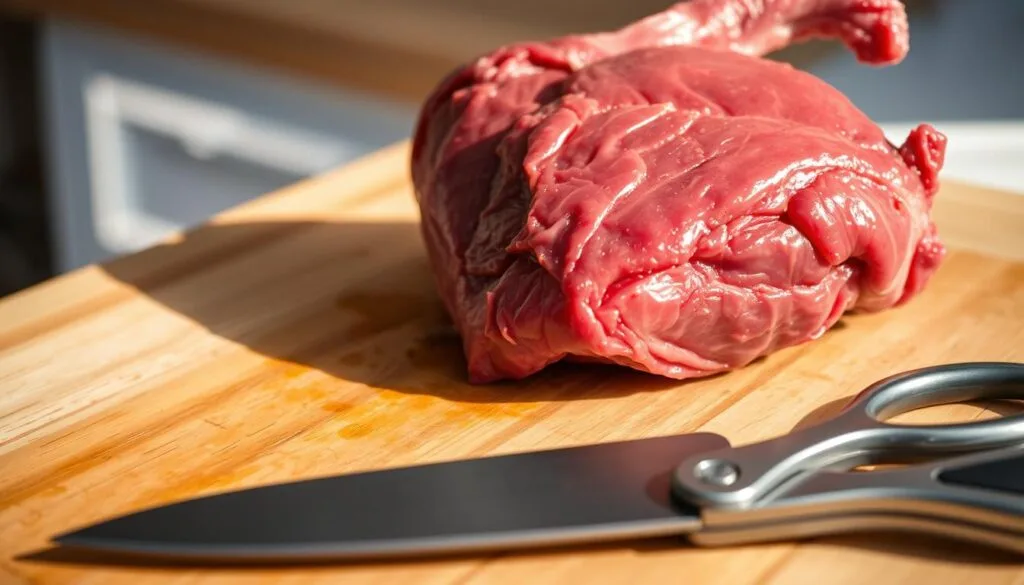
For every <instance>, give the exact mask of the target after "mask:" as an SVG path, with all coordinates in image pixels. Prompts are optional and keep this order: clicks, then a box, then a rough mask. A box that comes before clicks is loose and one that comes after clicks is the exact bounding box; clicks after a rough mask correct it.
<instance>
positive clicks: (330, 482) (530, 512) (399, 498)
mask: <svg viewBox="0 0 1024 585" xmlns="http://www.w3.org/2000/svg"><path fill="white" fill-rule="evenodd" d="M727 445H728V442H727V441H726V440H725V439H724V438H722V437H721V436H719V435H714V434H708V433H695V434H689V435H678V436H670V437H659V438H652V439H641V440H635V441H625V442H616V443H604V444H597V445H589V446H583V447H570V448H562V449H554V450H546V451H535V452H530V453H520V454H512V455H502V456H494V457H486V458H481V459H471V460H463V461H455V462H446V463H434V464H428V465H420V466H415V467H405V468H397V469H389V470H381V471H373V472H366V473H359V474H350V475H341V476H334V477H327V478H319V479H312V480H306V481H300V482H295V483H286V484H277V485H270V486H264V487H258V488H253V489H248V490H242V491H236V492H229V493H223V494H217V495H212V496H207V497H203V498H197V499H193V500H187V501H184V502H179V503H175V504H171V505H168V506H163V507H159V508H154V509H150V510H146V511H142V512H138V513H135V514H131V515H128V516H123V517H120V518H116V519H113V520H110V521H107V522H103V523H101V524H96V525H93V526H90V527H87V528H84V529H82V530H78V531H75V532H71V533H68V534H64V535H62V536H59V537H57V538H56V539H55V540H56V541H57V542H58V543H60V544H62V545H65V546H72V547H76V548H86V549H93V550H100V551H104V552H108V553H111V552H113V553H134V554H142V555H146V556H157V557H174V558H179V559H195V560H200V559H202V560H214V561H219V560H223V561H238V560H243V561H244V560H302V559H304V560H309V559H323V560H330V559H352V558H356V559H357V558H372V557H388V556H410V555H411V556H416V555H427V554H443V553H460V552H473V551H486V550H508V549H513V548H533V547H542V546H549V545H558V544H577V543H588V542H595V541H607V540H612V539H622V538H640V537H655V536H666V535H673V534H685V533H689V532H692V531H694V530H697V529H698V528H699V527H700V520H699V513H698V511H697V510H696V509H694V508H690V507H687V506H685V505H680V504H678V503H676V502H674V501H673V500H672V499H671V496H670V485H669V482H670V479H669V478H670V475H671V473H672V470H673V468H674V467H675V466H676V465H678V463H679V462H680V461H681V460H683V459H684V458H686V457H687V456H688V455H690V454H693V453H696V452H700V451H707V450H712V449H717V448H721V447H724V446H727Z"/></svg>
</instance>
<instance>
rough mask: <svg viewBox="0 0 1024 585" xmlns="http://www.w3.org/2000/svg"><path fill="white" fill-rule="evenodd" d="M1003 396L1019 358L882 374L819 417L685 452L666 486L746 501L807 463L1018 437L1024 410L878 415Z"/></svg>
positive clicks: (830, 464)
mask: <svg viewBox="0 0 1024 585" xmlns="http://www.w3.org/2000/svg"><path fill="white" fill-rule="evenodd" d="M1006 398H1024V364H1021V363H1005V362H975V363H961V364H948V365H942V366H933V367H928V368H921V369H918V370H912V371H909V372H904V373H902V374H897V375H894V376H890V377H888V378H885V379H883V380H880V381H878V382H876V383H874V384H872V385H871V386H869V387H868V388H866V389H865V390H864V391H862V392H861V393H860V394H858V395H857V396H855V397H854V398H853V400H851V401H850V403H849V404H847V406H846V407H845V408H844V409H843V411H842V412H840V414H839V415H838V416H836V417H835V418H833V419H831V420H828V421H826V422H824V423H821V424H818V425H815V426H813V427H810V428H807V429H804V430H801V431H797V432H794V433H791V434H789V435H786V436H783V437H779V438H776V439H772V440H769V441H765V442H762V443H755V444H752V445H746V446H742V447H730V448H725V449H721V450H717V451H713V452H705V453H701V454H698V455H695V456H693V457H690V458H688V459H687V460H685V461H683V462H682V463H681V464H680V465H679V466H678V467H677V468H676V470H675V473H674V474H673V482H672V489H673V494H674V495H675V496H676V497H679V498H682V499H683V500H685V501H687V502H689V503H692V504H697V505H700V506H704V507H748V506H751V505H753V504H755V503H756V502H758V501H760V500H762V499H763V498H765V497H768V496H769V495H770V493H771V492H772V491H773V490H775V489H777V488H779V487H780V486H783V485H786V484H787V483H789V482H791V481H793V480H795V479H798V478H799V477H800V475H801V474H802V473H805V472H808V471H818V470H822V469H829V468H846V469H850V468H853V467H856V466H857V465H864V464H867V463H880V462H883V461H884V462H887V463H906V462H912V461H915V460H920V459H928V458H934V457H937V456H941V455H953V454H958V453H969V452H973V451H981V450H986V449H997V448H1001V447H1006V446H1011V445H1015V444H1019V443H1024V415H1013V416H1007V417H1003V418H999V419H991V420H985V421H975V422H968V423H954V424H941V425H902V424H893V423H889V422H886V421H885V419H888V418H891V417H894V416H897V415H899V414H901V413H904V412H908V411H911V410H915V409H918V408H924V407H927V406H934V405H939V404H950V403H955V402H965V401H970V400H978V399H1006Z"/></svg>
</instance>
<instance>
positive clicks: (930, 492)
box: [691, 444, 1024, 555]
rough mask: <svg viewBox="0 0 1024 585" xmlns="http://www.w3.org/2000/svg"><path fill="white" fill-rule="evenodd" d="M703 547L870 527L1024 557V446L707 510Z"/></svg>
mask: <svg viewBox="0 0 1024 585" xmlns="http://www.w3.org/2000/svg"><path fill="white" fill-rule="evenodd" d="M702 519H703V521H704V530H703V531H701V532H700V533H697V534H694V535H692V536H691V539H692V540H693V541H694V542H695V543H697V544H701V545H706V546H711V545H731V544H742V543H749V542H759V541H777V540H789V539H802V538H809V537H814V536H823V535H830V534H837V533H844V532H855V531H865V530H899V531H909V532H925V533H931V534H935V535H939V536H944V537H952V538H959V539H962V540H967V541H971V542H975V543H980V544H987V545H989V546H993V547H997V548H1001V549H1005V550H1008V551H1011V552H1015V553H1019V554H1022V555H1024V444H1019V445H1014V446H1012V447H1006V448H1003V449H998V450H993V451H985V452H978V453H972V454H970V455H962V456H959V457H955V458H950V459H945V460H941V461H933V462H930V463H923V464H916V465H909V466H906V467H901V468H895V469H882V470H875V471H867V472H858V471H854V472H850V471H838V470H827V469H826V470H819V471H815V472H811V473H808V474H806V475H804V476H803V477H800V478H798V479H796V480H794V481H793V482H791V483H790V484H789V487H787V486H783V487H782V488H780V490H779V491H778V492H776V493H774V494H772V496H771V497H768V498H765V499H764V500H762V501H760V502H758V503H757V504H756V505H755V506H754V507H751V508H713V507H712V508H707V509H704V510H703V511H702Z"/></svg>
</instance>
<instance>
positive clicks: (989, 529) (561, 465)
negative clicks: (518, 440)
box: [54, 362, 1024, 563]
mask: <svg viewBox="0 0 1024 585" xmlns="http://www.w3.org/2000/svg"><path fill="white" fill-rule="evenodd" d="M1005 398H1024V364H1019V363H1001V362H980V363H961V364H949V365H942V366H935V367H930V368H923V369H918V370H913V371H909V372H904V373H902V374H898V375H895V376H891V377H889V378H886V379H884V380H881V381H879V382H876V383H875V384H873V385H871V386H870V387H868V388H867V389H865V390H864V391H862V392H861V393H860V394H858V395H857V396H856V397H854V398H853V400H851V401H850V403H849V404H848V405H847V406H846V408H845V409H844V410H843V411H842V412H841V413H840V414H839V415H837V416H836V417H835V418H833V419H831V420H829V421H826V422H824V423H822V424H819V425H817V426H814V427H810V428H807V429H804V430H801V431H797V432H794V433H791V434H789V435H786V436H782V437H779V438H776V439H772V440H768V441H765V442H761V443H755V444H751V445H745V446H740V447H733V446H730V445H729V442H728V441H727V440H726V439H725V438H723V437H721V436H719V435H716V434H713V433H691V434H684V435H673V436H664V437H653V438H644V439H637V440H629V441H621V442H612V443H600V444H594V445H584V446H578V447H566V448H558V449H548V450H541V451H532V452H524V453H513V454H507V455H499V456H490V457H482V458H477V459H469V460H460V461H446V462H437V463H430V464H424V465H416V466H411V467H402V468H393V469H382V470H374V471H368V472H362V473H352V474H345V475H338V476H333V477H322V478H314V479H307V480H302V481H295V482H288V483H280V484H274V485H267V486H262V487H256V488H252V489H245V490H240V491H233V492H225V493H220V494H214V495H209V496H205V497H199V498H195V499H190V500H185V501H181V502H177V503H172V504H169V505H164V506H159V507H155V508H151V509H147V510H142V511H138V512H134V513H131V514H128V515H126V516H121V517H117V518H113V519H109V520H105V521H103V522H100V523H98V524H95V525H91V526H86V527H84V528H80V529H76V530H73V531H70V532H67V533H65V534H61V535H58V536H56V537H55V538H54V541H55V542H56V543H57V544H59V545H61V546H63V547H70V548H76V549H86V550H92V551H102V552H105V553H115V554H129V555H141V556H145V557H158V558H164V559H168V558H170V559H179V560H201V561H213V562H219V561H226V562H233V563H237V562H267V561H311V560H315V561H325V560H326V561H330V560H361V559H380V558H393V557H422V556H432V555H443V554H455V553H459V554H465V553H481V552H502V551H510V550H516V549H524V548H530V549H536V548H539V547H548V546H555V545H569V544H589V543H595V542H602V541H614V540H623V539H640V538H651V537H663V536H673V535H679V536H687V537H688V538H689V541H690V542H692V543H693V544H696V545H699V546H723V545H736V544H743V543H750V542H765V541H777V540H801V539H806V538H811V537H814V536H819V535H826V534H835V533H842V532H851V531H863V530H877V529H886V530H900V531H905V532H907V533H908V534H913V533H930V534H938V535H943V536H947V537H950V538H956V539H961V540H967V541H972V542H977V543H981V544H984V545H989V546H993V547H997V548H1001V549H1005V550H1009V551H1012V552H1015V553H1020V554H1024V415H1014V416H1007V417H1003V418H999V419H992V420H985V421H975V422H970V423H960V424H949V425H933V426H918V425H902V424H894V423H890V422H886V420H887V419H890V418H892V417H894V416H896V415H898V414H900V413H903V412H907V411H910V410H914V409H916V408H921V407H925V406H932V405H936V404H946V403H953V402H960V401H970V400H978V399H1005ZM878 463H898V464H903V465H902V466H900V467H896V468H886V469H883V470H876V471H870V472H863V471H858V470H857V468H859V467H860V466H863V465H866V464H878Z"/></svg>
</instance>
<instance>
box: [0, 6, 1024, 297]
mask: <svg viewBox="0 0 1024 585" xmlns="http://www.w3.org/2000/svg"><path fill="white" fill-rule="evenodd" d="M670 3H671V1H670V0H629V1H622V0H373V1H366V0H287V1H286V0H0V296H2V295H5V294H8V293H12V292H15V291H17V290H20V289H22V288H25V287H27V286H30V285H32V284H35V283H37V282H39V281H41V280H43V279H46V278H48V277H50V276H52V275H55V274H59V273H62V272H65V271H68V270H71V269H74V268H76V267H79V266H82V265H84V264H88V263H91V262H98V261H102V260H105V259H107V258H110V257H112V256H115V255H119V254H124V253H127V252H131V251H133V250H137V249H139V248H141V247H144V246H147V245H149V244H151V243H152V242H154V241H155V240H158V239H160V238H162V237H164V236H165V235H166V234H168V233H169V232H171V231H174V230H178V229H181V228H184V227H189V226H192V225H195V224H197V223H199V222H202V221H203V220H205V219H206V218H208V217H209V216H210V215H212V214H214V213H217V212H218V211H221V210H223V209H225V208H227V207H230V206H232V205H236V204H238V203H241V202H243V201H246V200H248V199H251V198H254V197H258V196H259V195H261V194H263V193H266V192H269V191H273V190H275V189H277V188H280V187H282V186H285V185H288V184H290V183H293V182H295V181H298V180H300V179H302V178H305V177H308V176H311V175H315V174H318V173H321V172H323V171H325V170H328V169H330V168H333V167H336V166H338V165H341V164H344V163H345V162H347V161H350V160H352V159H354V158H356V157H359V156H361V155H364V154H366V153H368V152H370V151H373V150H375V149H378V148H381V147H383V146H386V145H388V144H391V143H393V142H396V141H398V140H402V139H403V138H406V137H408V135H409V133H410V130H411V127H412V124H413V120H414V117H415V114H416V108H417V106H418V104H419V102H420V100H421V99H422V98H423V97H424V95H425V94H426V93H427V92H428V91H429V90H430V89H431V88H432V87H433V85H434V84H435V83H436V82H437V81H438V79H439V78H440V77H441V76H443V75H444V74H445V73H447V72H448V71H449V70H450V69H451V68H453V67H454V66H456V65H457V64H458V63H460V62H462V61H464V60H466V59H467V58H470V57H472V56H474V55H476V54H478V53H481V52H483V51H486V50H488V49H490V48H492V47H494V46H496V45H499V44H501V43H505V42H509V41H513V40H522V39H537V38H546V37H551V36H556V35H561V34H566V33H573V32H587V31H596V30H607V29H614V28H618V27H620V26H622V25H624V24H626V23H628V22H630V21H632V20H635V19H637V18H640V17H642V16H645V15H647V14H650V13H652V12H656V11H658V10H661V9H663V8H665V7H667V6H668V5H669V4H670ZM906 4H907V8H908V13H909V15H910V22H911V52H910V55H909V57H908V58H907V59H906V60H905V61H904V62H903V63H902V64H900V65H899V66H897V67H891V68H881V69H880V68H873V67H867V66H863V65H859V64H857V63H856V62H855V60H854V59H853V57H852V55H850V54H849V53H848V52H847V51H845V50H844V49H843V48H842V47H840V46H839V45H837V44H834V43H824V42H812V43H806V44H803V45H800V46H795V47H791V48H789V49H786V50H784V51H781V52H779V53H777V54H774V55H772V56H771V57H772V58H775V59H780V60H784V61H788V62H790V63H793V64H794V65H796V66H798V67H801V68H803V69H806V70H808V71H811V72H813V73H815V74H816V75H818V76H820V77H821V78H823V79H825V80H826V81H827V82H829V83H831V84H832V85H834V86H836V87H837V88H839V89H840V90H842V91H843V92H845V93H846V94H847V95H848V96H849V97H850V98H851V99H852V100H853V101H854V103H856V104H857V105H858V106H859V107H860V108H862V109H863V110H864V111H865V112H866V113H867V114H869V115H870V116H872V117H873V118H874V119H876V120H877V121H879V122H880V123H882V125H883V128H885V130H886V132H887V133H889V134H890V137H891V139H893V140H894V141H895V142H902V139H903V137H904V136H905V135H906V132H907V131H908V129H909V128H910V127H911V126H913V125H915V124H916V123H918V122H920V121H927V122H931V123H933V124H935V125H936V126H937V127H938V128H939V129H940V130H942V131H944V132H945V133H947V134H948V135H949V137H950V149H949V154H948V155H947V167H946V171H945V173H944V174H945V176H946V177H950V178H956V179H961V180H966V181H972V182H974V183H977V184H980V185H984V186H989V187H994V188H1000V189H1004V190H1010V191H1015V192H1019V193H1021V194H1022V195H1024V75H1022V71H1021V69H1022V67H1024V66H1022V65H1021V58H1022V56H1024V35H1022V34H1020V31H1021V30H1024V2H1022V1H1020V0H975V1H968V0H908V1H907V2H906Z"/></svg>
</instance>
